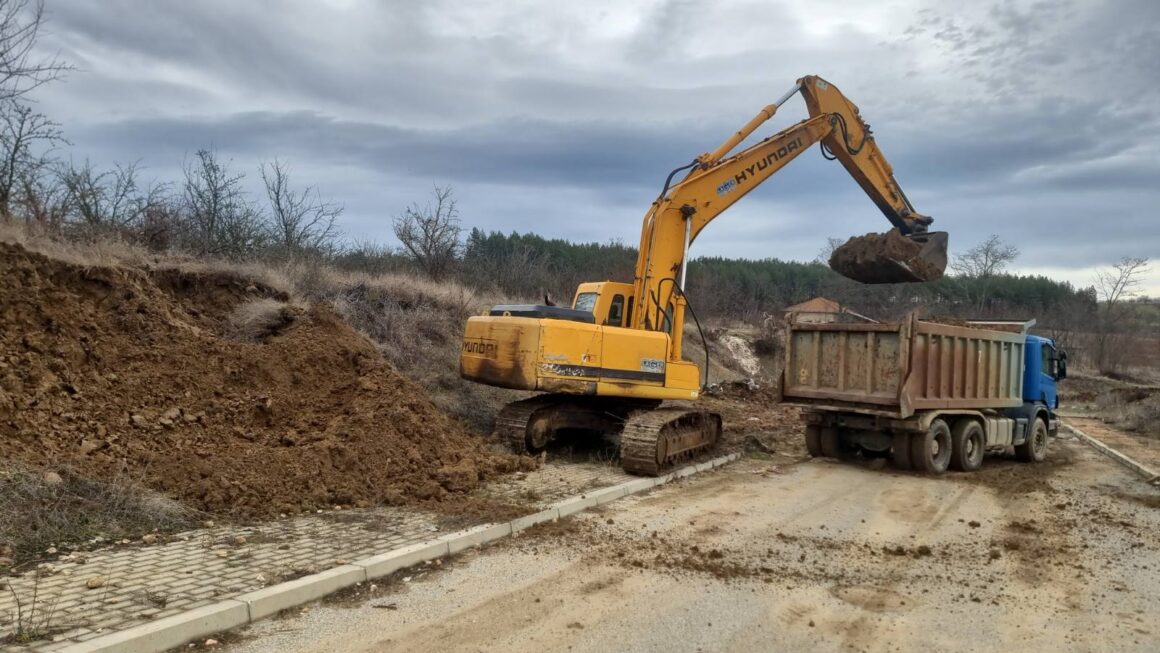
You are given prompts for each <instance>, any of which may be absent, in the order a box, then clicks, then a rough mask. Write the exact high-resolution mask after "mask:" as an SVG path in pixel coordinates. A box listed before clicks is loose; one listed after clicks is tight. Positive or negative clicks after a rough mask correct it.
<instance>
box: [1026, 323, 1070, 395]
mask: <svg viewBox="0 0 1160 653" xmlns="http://www.w3.org/2000/svg"><path fill="white" fill-rule="evenodd" d="M1023 352H1024V353H1023V355H1024V359H1023V401H1025V402H1030V403H1036V404H1040V405H1042V406H1046V407H1047V408H1049V409H1051V410H1053V411H1054V409H1056V408H1059V395H1057V394H1056V392H1055V382H1056V381H1058V380H1060V379H1062V378H1064V377H1066V376H1067V354H1065V353H1063V352H1061V351H1058V350H1057V349H1056V347H1055V341H1054V340H1052V339H1051V338H1043V337H1041V336H1032V335H1028V336H1027V344H1026V346H1025V347H1024V348H1023Z"/></svg>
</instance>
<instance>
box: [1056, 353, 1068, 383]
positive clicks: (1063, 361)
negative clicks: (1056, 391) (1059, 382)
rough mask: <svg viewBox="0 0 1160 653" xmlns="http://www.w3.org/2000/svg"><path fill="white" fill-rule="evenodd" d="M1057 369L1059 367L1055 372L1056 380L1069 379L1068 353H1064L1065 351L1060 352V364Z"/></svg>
mask: <svg viewBox="0 0 1160 653" xmlns="http://www.w3.org/2000/svg"><path fill="white" fill-rule="evenodd" d="M1056 367H1057V369H1056V371H1055V378H1056V379H1066V378H1067V352H1063V351H1061V352H1059V362H1058V364H1057V365H1056Z"/></svg>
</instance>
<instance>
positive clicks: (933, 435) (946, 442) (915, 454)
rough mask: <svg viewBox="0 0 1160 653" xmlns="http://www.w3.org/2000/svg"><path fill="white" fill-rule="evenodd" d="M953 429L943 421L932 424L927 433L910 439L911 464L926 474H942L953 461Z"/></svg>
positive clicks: (937, 420)
mask: <svg viewBox="0 0 1160 653" xmlns="http://www.w3.org/2000/svg"><path fill="white" fill-rule="evenodd" d="M951 449H952V447H951V429H950V427H948V426H947V423H946V422H944V421H943V420H941V419H936V420H935V421H933V422H931V423H930V429H929V430H928V431H927V432H926V433H919V434H917V435H915V436H914V437H912V438H911V439H910V464H911V465H914V469H915V470H916V471H919V472H923V473H925V474H942V473H943V472H945V471H947V464H948V463H950V461H951Z"/></svg>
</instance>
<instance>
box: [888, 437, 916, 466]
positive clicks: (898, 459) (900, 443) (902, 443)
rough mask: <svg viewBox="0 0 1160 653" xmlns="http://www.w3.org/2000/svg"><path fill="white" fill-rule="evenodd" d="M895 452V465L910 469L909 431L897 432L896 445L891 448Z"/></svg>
mask: <svg viewBox="0 0 1160 653" xmlns="http://www.w3.org/2000/svg"><path fill="white" fill-rule="evenodd" d="M891 451H893V452H894V466H895V467H897V468H898V469H910V468H911V466H910V434H909V433H895V434H894V446H893V447H892V448H891Z"/></svg>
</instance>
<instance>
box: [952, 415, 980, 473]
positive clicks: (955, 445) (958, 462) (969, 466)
mask: <svg viewBox="0 0 1160 653" xmlns="http://www.w3.org/2000/svg"><path fill="white" fill-rule="evenodd" d="M986 451H987V435H986V433H984V432H983V427H982V426H981V425H980V424H979V423H978V422H976V421H975V420H973V419H969V418H966V419H960V420H959V421H957V422H955V426H954V428H952V429H951V469H957V470H958V471H960V472H973V471H975V470H976V469H978V468H980V467H982V466H983V454H985V453H986Z"/></svg>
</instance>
